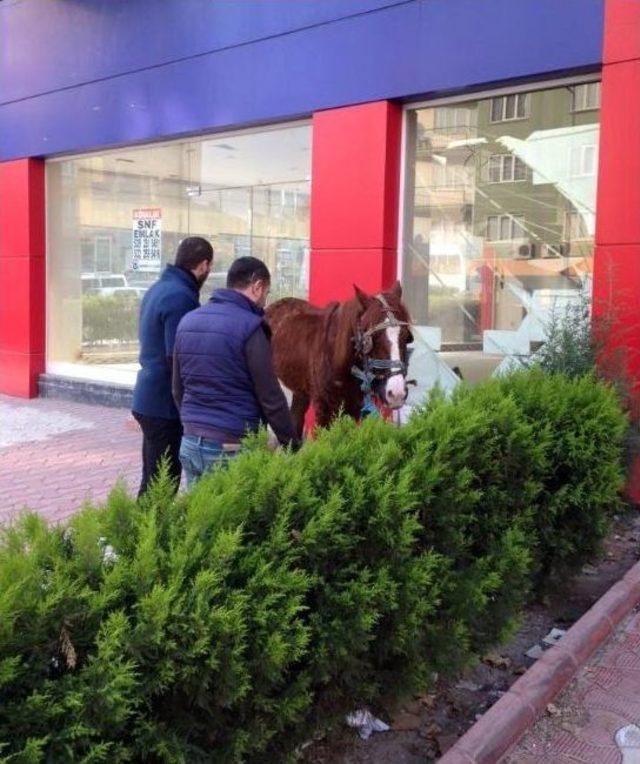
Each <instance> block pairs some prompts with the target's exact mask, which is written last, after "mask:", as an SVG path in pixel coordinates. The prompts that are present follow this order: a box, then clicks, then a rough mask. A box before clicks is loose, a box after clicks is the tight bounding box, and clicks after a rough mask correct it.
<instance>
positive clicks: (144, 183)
mask: <svg viewBox="0 0 640 764" xmlns="http://www.w3.org/2000/svg"><path fill="white" fill-rule="evenodd" d="M310 145H311V131H310V127H309V126H308V125H296V126H293V127H285V128H277V129H269V130H262V131H260V132H255V133H250V134H249V133H243V134H239V135H225V136H223V137H216V138H206V139H201V140H193V141H180V142H173V143H170V144H163V145H155V146H149V147H144V148H135V149H126V150H124V149H123V150H119V151H113V152H109V153H106V154H101V155H96V154H92V155H88V156H84V157H79V158H74V159H63V160H52V161H50V162H48V163H47V199H48V202H47V204H48V208H47V227H48V243H47V257H48V312H49V317H48V319H49V320H48V349H47V357H48V370H49V371H50V372H53V373H61V374H70V375H74V376H80V377H86V378H92V379H98V380H104V381H115V382H122V383H131V382H133V380H134V379H135V372H136V370H137V356H138V342H137V334H138V311H139V305H140V301H141V299H142V297H143V296H144V293H145V291H146V290H147V289H148V288H149V286H150V285H151V284H152V283H153V282H154V281H155V280H156V279H157V278H158V276H159V275H160V272H161V270H162V268H163V267H164V265H165V264H166V263H168V262H171V261H172V260H173V257H174V254H175V250H176V248H177V246H178V244H179V242H180V240H181V239H183V238H184V237H185V236H190V235H193V236H204V237H205V238H207V239H209V240H210V241H211V243H212V245H213V247H214V250H215V261H214V267H213V270H212V274H211V276H210V278H209V281H208V282H207V284H206V285H205V287H204V288H203V291H202V300H203V301H204V300H205V299H206V298H207V297H208V296H209V294H210V293H211V290H212V289H213V288H215V287H217V286H222V285H223V284H224V281H225V276H226V271H227V269H228V267H229V265H230V264H231V262H232V261H233V260H234V258H236V257H240V256H242V255H254V256H256V257H260V258H261V259H263V260H264V261H265V262H266V263H267V265H268V266H269V268H270V270H271V273H272V279H273V283H272V295H273V298H274V299H277V298H278V297H283V296H290V295H292V296H299V297H305V296H306V295H307V291H308V259H309V193H310V174H311V156H310Z"/></svg>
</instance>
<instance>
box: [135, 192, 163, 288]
mask: <svg viewBox="0 0 640 764" xmlns="http://www.w3.org/2000/svg"><path fill="white" fill-rule="evenodd" d="M131 249H132V252H133V257H132V263H131V268H132V269H133V270H134V271H146V272H149V271H151V272H155V273H157V272H158V271H159V270H160V268H161V257H160V255H161V251H162V210H161V209H160V208H159V207H145V208H143V209H139V210H134V211H133V230H132V244H131Z"/></svg>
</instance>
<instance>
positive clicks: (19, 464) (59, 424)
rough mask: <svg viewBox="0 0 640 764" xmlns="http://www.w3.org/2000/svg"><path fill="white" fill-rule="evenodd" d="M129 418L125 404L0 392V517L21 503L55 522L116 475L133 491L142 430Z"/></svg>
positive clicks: (99, 496)
mask: <svg viewBox="0 0 640 764" xmlns="http://www.w3.org/2000/svg"><path fill="white" fill-rule="evenodd" d="M128 420H129V412H128V411H126V410H125V409H113V408H107V407H104V406H93V405H87V404H82V403H75V402H71V401H60V400H54V399H45V398H36V399H35V400H31V401H22V400H17V399H14V398H9V397H7V396H0V522H7V521H9V520H11V519H12V518H13V517H15V516H16V515H17V514H18V513H19V512H20V511H21V510H22V509H23V508H24V507H25V506H28V507H29V508H30V509H32V510H34V511H36V512H39V513H40V514H42V515H43V516H44V517H46V518H47V519H48V520H50V521H54V522H55V521H59V520H60V519H63V518H66V517H69V516H70V515H71V514H73V512H75V511H77V510H78V509H79V507H80V505H81V504H82V503H83V502H84V501H85V500H90V501H94V502H100V501H103V500H104V499H105V498H106V497H107V495H108V493H109V491H110V490H111V489H112V487H113V486H114V484H115V483H116V481H117V480H118V479H120V478H122V479H124V481H125V483H126V485H127V486H128V488H129V490H131V491H132V492H133V491H135V490H137V486H138V481H139V475H140V473H139V470H140V451H141V434H140V431H139V429H138V428H137V427H136V428H132V427H131V425H130V423H128Z"/></svg>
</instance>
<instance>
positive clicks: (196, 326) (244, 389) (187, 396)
mask: <svg viewBox="0 0 640 764" xmlns="http://www.w3.org/2000/svg"><path fill="white" fill-rule="evenodd" d="M263 315H264V312H263V311H262V310H261V309H260V308H258V307H257V306H256V305H254V304H253V303H252V302H251V300H249V299H247V298H246V297H245V296H244V295H242V294H240V293H239V292H236V291H234V290H233V289H217V290H216V291H215V292H214V294H213V296H212V297H211V300H210V301H209V302H208V303H207V304H206V305H205V306H203V307H202V308H198V309H197V310H194V311H192V312H191V313H188V314H187V315H186V316H185V317H184V318H183V319H182V321H180V325H179V326H178V332H177V334H176V344H175V350H174V352H175V353H177V355H178V360H179V363H180V376H181V377H182V384H183V387H184V395H183V398H182V406H181V408H180V418H181V419H182V422H183V424H185V425H186V424H194V425H195V424H197V425H201V426H204V427H207V428H210V429H213V430H219V431H222V432H225V433H229V434H230V435H234V436H236V437H242V436H243V435H245V434H246V433H247V432H255V431H256V430H257V429H258V428H259V427H260V424H261V423H262V422H263V421H264V418H263V415H262V409H261V407H260V404H259V402H258V399H257V398H256V395H255V392H254V388H253V381H252V379H251V375H250V374H249V369H248V368H247V363H246V360H245V354H244V348H245V345H246V343H247V340H248V339H249V337H251V335H252V334H253V333H254V332H255V331H256V330H258V329H259V328H260V327H261V326H262V324H263Z"/></svg>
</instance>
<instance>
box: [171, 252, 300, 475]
mask: <svg viewBox="0 0 640 764" xmlns="http://www.w3.org/2000/svg"><path fill="white" fill-rule="evenodd" d="M270 285H271V276H270V274H269V270H268V268H267V266H266V265H265V264H264V263H263V262H262V261H261V260H258V259H257V258H255V257H240V258H238V259H237V260H235V261H234V263H233V264H232V265H231V268H230V269H229V273H228V274H227V288H226V289H217V290H216V291H215V292H214V293H213V296H212V297H211V300H210V301H209V302H208V303H207V305H205V306H204V307H202V308H199V309H198V310H194V311H193V312H192V313H189V314H188V315H187V316H185V317H184V318H183V319H182V321H181V322H180V325H179V326H178V332H177V335H176V347H175V353H174V360H173V394H174V398H175V400H176V404H177V405H178V406H179V408H180V417H181V419H182V425H183V427H184V435H183V437H182V446H181V447H180V459H181V461H182V466H183V467H184V471H185V474H186V477H187V484H188V485H191V484H192V483H193V482H194V480H196V479H197V478H198V477H200V475H202V473H203V472H205V471H206V470H208V469H209V468H211V466H213V465H214V464H216V463H217V462H221V461H224V460H225V459H228V458H229V457H230V456H232V455H233V454H234V453H235V452H237V451H238V450H239V448H240V441H241V440H242V438H243V437H244V436H245V435H246V434H247V433H250V432H255V431H256V430H258V428H259V427H260V425H261V424H269V425H271V428H272V429H273V431H274V433H275V435H276V437H277V438H278V440H279V441H280V443H281V444H282V445H291V446H292V447H293V448H298V447H299V442H298V440H297V438H296V435H295V431H294V427H293V422H292V421H291V415H290V413H289V407H288V405H287V400H286V398H285V396H284V393H283V392H282V389H281V387H280V384H279V383H278V379H277V377H276V375H275V372H274V370H273V361H272V357H271V343H270V331H269V327H268V325H267V324H266V323H265V320H264V305H265V302H266V299H267V295H268V293H269V289H270Z"/></svg>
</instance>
